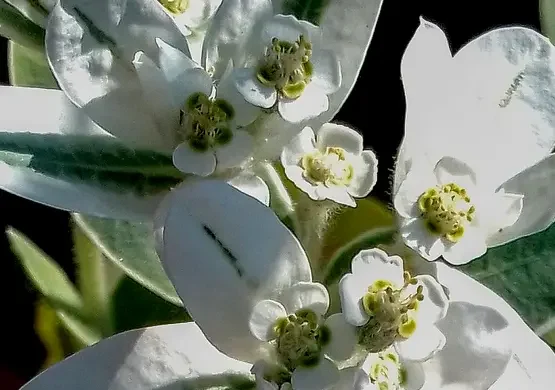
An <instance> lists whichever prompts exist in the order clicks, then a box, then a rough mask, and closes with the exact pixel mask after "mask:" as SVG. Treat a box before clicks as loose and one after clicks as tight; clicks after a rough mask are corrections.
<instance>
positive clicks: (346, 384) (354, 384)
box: [333, 367, 370, 390]
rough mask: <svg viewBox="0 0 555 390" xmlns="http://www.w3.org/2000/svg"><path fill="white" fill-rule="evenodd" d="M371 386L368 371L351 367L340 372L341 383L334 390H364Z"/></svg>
mask: <svg viewBox="0 0 555 390" xmlns="http://www.w3.org/2000/svg"><path fill="white" fill-rule="evenodd" d="M369 384H370V378H369V377H368V374H367V373H366V371H364V370H362V369H360V368H358V367H349V368H344V369H342V370H339V382H337V383H336V384H335V386H333V390H364V389H367V386H368V385H369Z"/></svg>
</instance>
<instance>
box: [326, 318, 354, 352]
mask: <svg viewBox="0 0 555 390" xmlns="http://www.w3.org/2000/svg"><path fill="white" fill-rule="evenodd" d="M324 325H325V326H327V327H328V329H329V330H330V333H331V339H330V342H329V344H327V345H326V346H325V350H324V351H325V353H326V354H327V355H328V356H329V357H330V358H332V359H334V360H345V359H348V358H349V357H351V355H352V353H353V351H354V350H355V346H356V344H357V339H358V335H357V332H356V327H354V326H353V325H351V324H350V323H348V322H347V321H346V320H345V317H344V316H343V314H341V313H336V314H332V315H331V316H329V317H328V318H326V322H325V323H324Z"/></svg>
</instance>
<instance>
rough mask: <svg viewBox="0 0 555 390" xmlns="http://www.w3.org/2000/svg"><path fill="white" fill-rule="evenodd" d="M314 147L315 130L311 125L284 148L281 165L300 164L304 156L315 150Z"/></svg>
mask: <svg viewBox="0 0 555 390" xmlns="http://www.w3.org/2000/svg"><path fill="white" fill-rule="evenodd" d="M314 149H315V145H314V131H312V129H311V128H310V127H305V128H304V129H303V130H302V131H301V132H300V133H299V134H297V135H296V136H295V137H293V139H292V140H291V142H289V144H287V145H286V146H285V147H284V148H283V151H282V152H281V165H283V166H284V167H287V166H298V165H299V162H300V161H301V159H302V158H303V156H304V155H305V154H307V153H310V152H313V151H314Z"/></svg>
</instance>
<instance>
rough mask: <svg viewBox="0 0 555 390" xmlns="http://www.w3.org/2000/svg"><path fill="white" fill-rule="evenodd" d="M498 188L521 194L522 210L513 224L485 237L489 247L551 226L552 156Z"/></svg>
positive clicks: (553, 215)
mask: <svg viewBox="0 0 555 390" xmlns="http://www.w3.org/2000/svg"><path fill="white" fill-rule="evenodd" d="M501 189H503V190H505V192H508V193H514V194H522V195H524V199H523V207H522V211H521V213H520V216H519V218H518V219H517V221H516V223H515V224H513V225H512V226H509V227H506V228H504V229H503V230H501V231H499V232H496V233H495V234H493V235H492V236H491V237H489V239H488V242H487V244H488V246H489V247H493V246H498V245H502V244H506V243H507V242H510V241H513V240H516V239H517V238H520V237H525V236H529V235H532V234H534V233H538V232H541V231H542V230H545V229H547V228H548V227H549V226H551V224H552V223H553V221H554V220H555V208H554V207H553V199H555V154H551V155H549V156H548V157H546V158H545V159H543V160H542V161H540V162H539V163H537V164H535V165H534V166H532V167H530V168H528V169H526V170H524V171H523V172H521V173H519V174H518V175H516V176H515V177H513V178H511V179H509V180H508V181H507V182H505V183H504V184H503V185H502V186H501Z"/></svg>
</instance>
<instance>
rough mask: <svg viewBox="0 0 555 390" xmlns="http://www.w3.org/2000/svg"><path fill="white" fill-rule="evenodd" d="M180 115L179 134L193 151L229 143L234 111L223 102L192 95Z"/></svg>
mask: <svg viewBox="0 0 555 390" xmlns="http://www.w3.org/2000/svg"><path fill="white" fill-rule="evenodd" d="M182 114H183V115H182V116H181V120H180V124H181V132H180V134H181V136H182V138H183V140H184V141H187V142H188V143H189V145H190V146H191V148H193V149H194V150H197V151H199V152H204V151H206V150H208V149H210V148H212V147H215V146H218V145H225V144H227V143H228V142H229V141H231V138H232V137H233V132H232V131H231V128H230V121H231V119H233V115H234V111H233V107H232V106H231V104H229V103H228V102H226V101H225V100H223V99H215V100H213V99H210V98H209V97H208V96H206V95H205V94H204V93H202V92H198V93H194V94H192V95H191V96H190V97H189V98H188V99H187V102H186V103H185V107H184V110H183V112H182Z"/></svg>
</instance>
